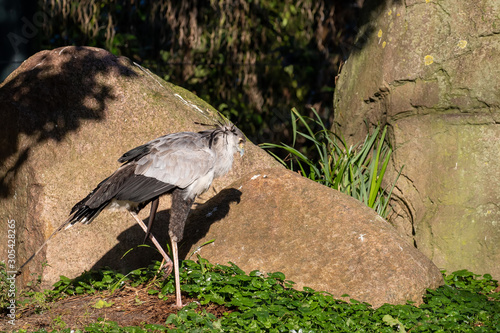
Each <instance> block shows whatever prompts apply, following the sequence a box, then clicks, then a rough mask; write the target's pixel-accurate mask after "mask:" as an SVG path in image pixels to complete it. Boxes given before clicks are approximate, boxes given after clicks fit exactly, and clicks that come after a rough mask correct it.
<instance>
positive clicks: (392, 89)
mask: <svg viewBox="0 0 500 333" xmlns="http://www.w3.org/2000/svg"><path fill="white" fill-rule="evenodd" d="M365 6H366V8H367V9H368V12H369V13H371V16H369V17H367V18H366V19H365V22H368V23H366V24H364V25H363V26H362V28H361V30H360V36H359V39H358V44H357V47H355V48H354V52H353V53H352V55H351V57H350V58H349V59H348V60H347V62H346V64H345V66H344V67H343V69H342V73H341V74H340V76H339V78H338V83H337V87H336V91H335V97H334V108H335V121H336V129H337V130H338V129H340V130H341V131H342V133H343V134H344V135H345V136H346V137H348V138H350V141H351V142H357V141H359V140H361V139H362V138H363V137H364V135H365V131H366V126H364V121H365V120H368V121H369V122H370V123H371V124H378V123H380V124H388V125H389V129H390V130H389V132H390V133H389V137H390V140H391V142H392V144H393V146H394V148H395V151H394V154H393V168H392V170H391V171H389V173H388V177H389V178H392V180H393V179H394V178H395V176H396V174H397V172H398V171H399V169H400V168H401V166H403V165H404V169H403V173H402V175H401V177H400V178H399V180H398V185H397V189H396V192H395V194H396V196H397V198H398V203H399V208H396V210H395V214H394V216H393V218H392V219H390V220H391V222H392V223H394V224H395V225H396V226H397V227H398V228H399V229H400V230H401V231H402V232H404V233H405V234H406V236H407V237H408V238H409V239H410V240H413V241H414V242H415V244H416V246H417V247H418V248H419V249H420V250H421V251H422V252H423V253H424V254H425V255H427V256H428V257H429V258H430V259H432V260H433V261H434V263H435V264H436V265H437V266H438V267H440V268H443V269H446V270H448V271H453V270H457V269H464V268H467V269H469V270H472V271H474V272H475V273H481V274H484V273H491V274H492V275H493V276H494V277H495V278H496V279H499V278H500V265H499V264H498V263H499V262H500V246H498V244H500V205H499V204H498V202H499V201H500V187H499V186H498V184H497V183H498V181H497V180H498V179H499V178H500V164H499V163H497V159H498V157H499V156H500V145H499V144H498V141H499V139H500V126H499V125H498V124H499V120H500V66H499V64H500V6H498V2H497V1H494V0H488V1H482V2H471V1H460V0H444V1H427V0H412V1H403V2H387V4H386V5H382V6H381V5H380V2H377V1H366V2H365ZM377 6H379V7H378V10H375V11H373V8H377ZM396 207H397V206H396Z"/></svg>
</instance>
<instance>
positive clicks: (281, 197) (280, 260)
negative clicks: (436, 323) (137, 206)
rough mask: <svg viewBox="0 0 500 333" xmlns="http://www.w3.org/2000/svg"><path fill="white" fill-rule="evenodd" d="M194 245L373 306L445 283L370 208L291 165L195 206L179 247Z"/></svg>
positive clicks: (189, 249)
mask: <svg viewBox="0 0 500 333" xmlns="http://www.w3.org/2000/svg"><path fill="white" fill-rule="evenodd" d="M209 240H215V241H214V242H213V243H210V244H209V245H206V246H203V247H201V248H199V246H200V245H202V244H204V243H205V242H207V241H209ZM194 251H198V253H199V254H200V255H201V256H202V257H203V258H207V259H209V261H210V262H213V263H220V264H227V263H228V262H229V261H231V262H234V263H235V264H236V265H238V266H239V267H240V268H242V269H243V270H245V271H246V272H250V271H252V270H256V269H257V270H260V271H264V272H276V271H279V272H283V273H284V274H285V275H286V277H287V279H289V280H291V281H294V282H296V283H297V284H296V288H297V289H299V290H302V287H303V286H307V287H311V288H313V289H315V290H318V291H319V290H322V291H327V292H330V293H332V294H333V295H335V296H336V297H338V298H340V297H341V296H342V295H343V294H348V295H349V296H350V297H351V298H354V299H357V300H360V301H364V302H368V303H370V304H372V305H373V306H375V307H378V306H380V305H382V304H384V303H393V304H396V303H405V302H406V301H407V300H411V301H414V302H416V303H417V304H419V303H421V301H422V295H423V294H424V293H425V291H426V288H436V287H438V286H439V285H441V284H442V283H443V279H442V276H441V273H440V271H439V269H438V268H437V267H436V266H435V265H434V264H433V263H432V262H431V261H430V260H429V259H427V258H426V257H425V256H424V255H423V254H422V253H420V252H419V251H418V250H417V249H416V248H415V247H414V246H413V244H410V243H408V242H407V241H406V240H405V239H404V238H403V237H401V236H400V234H399V233H398V232H397V231H396V230H395V229H394V227H393V226H391V225H390V224H389V223H387V222H386V221H385V220H384V219H383V218H381V217H380V216H379V215H377V214H376V213H375V211H373V210H372V209H370V208H368V207H366V206H365V205H364V204H362V203H360V202H359V201H357V200H355V199H353V198H351V197H349V196H347V195H345V194H343V193H340V192H338V191H335V190H333V189H330V188H328V187H326V186H323V185H320V184H318V183H315V182H313V181H311V180H309V179H307V178H304V177H301V176H300V175H298V174H297V173H293V172H291V171H288V170H279V169H267V170H260V171H256V172H254V173H250V174H248V175H246V176H244V177H242V178H241V179H240V180H238V181H236V182H235V183H233V184H232V185H231V186H230V187H229V188H228V189H225V190H223V191H221V193H219V194H218V195H217V196H216V197H214V198H212V199H211V200H209V201H208V202H206V203H205V204H204V205H203V206H201V207H199V208H198V209H196V210H195V211H193V212H192V214H191V215H190V218H189V224H188V226H187V231H186V239H185V240H184V241H183V245H182V246H181V250H180V252H181V256H189V255H190V254H192V253H193V252H194ZM347 299H349V298H347Z"/></svg>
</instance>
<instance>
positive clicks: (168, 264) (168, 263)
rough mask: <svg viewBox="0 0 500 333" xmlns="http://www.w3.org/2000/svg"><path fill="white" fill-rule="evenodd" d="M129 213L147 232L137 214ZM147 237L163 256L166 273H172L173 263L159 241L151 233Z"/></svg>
mask: <svg viewBox="0 0 500 333" xmlns="http://www.w3.org/2000/svg"><path fill="white" fill-rule="evenodd" d="M129 213H130V215H132V217H133V218H134V219H135V220H136V221H137V223H138V224H139V225H140V226H141V228H142V230H144V232H147V231H148V228H147V227H146V225H145V224H144V222H142V220H141V219H140V218H139V216H137V214H136V213H135V212H129ZM149 239H151V241H152V242H153V244H154V245H155V246H156V248H157V249H158V251H159V252H160V253H161V255H162V256H163V259H165V267H166V268H167V275H168V274H170V273H172V267H173V264H172V260H171V259H170V257H169V256H168V255H167V253H166V252H165V250H163V248H162V247H161V245H160V243H159V242H158V241H157V240H156V238H155V236H153V234H152V233H150V234H149Z"/></svg>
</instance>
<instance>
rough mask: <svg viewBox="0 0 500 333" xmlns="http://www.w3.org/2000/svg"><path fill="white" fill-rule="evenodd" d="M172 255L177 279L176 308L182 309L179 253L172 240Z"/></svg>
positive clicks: (175, 243)
mask: <svg viewBox="0 0 500 333" xmlns="http://www.w3.org/2000/svg"><path fill="white" fill-rule="evenodd" d="M172 255H173V257H174V277H175V306H176V307H177V308H178V309H180V308H182V298H181V282H180V276H179V253H178V252H177V242H176V241H174V240H172Z"/></svg>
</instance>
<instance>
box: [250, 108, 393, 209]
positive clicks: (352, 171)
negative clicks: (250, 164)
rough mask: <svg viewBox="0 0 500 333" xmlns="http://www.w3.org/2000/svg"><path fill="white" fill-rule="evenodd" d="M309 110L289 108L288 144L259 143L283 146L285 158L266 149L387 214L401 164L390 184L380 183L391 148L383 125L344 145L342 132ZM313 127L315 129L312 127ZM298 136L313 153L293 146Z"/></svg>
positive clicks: (268, 146) (309, 175) (305, 173)
mask: <svg viewBox="0 0 500 333" xmlns="http://www.w3.org/2000/svg"><path fill="white" fill-rule="evenodd" d="M312 112H313V113H314V116H315V118H311V117H307V116H304V115H301V114H300V113H299V112H298V111H297V109H295V108H293V109H292V110H291V117H292V138H293V139H292V140H293V141H292V145H291V146H290V145H287V144H284V143H281V144H273V143H263V144H261V145H260V147H262V148H264V149H271V148H278V149H283V150H285V151H286V152H287V153H288V158H286V159H285V160H283V159H281V158H280V157H278V156H277V155H276V154H274V153H272V152H271V151H269V153H270V154H271V155H273V156H274V157H275V158H276V159H277V160H278V161H279V162H280V163H282V164H283V165H284V166H286V167H287V168H288V169H290V170H296V171H299V172H300V173H301V174H302V175H303V176H305V177H307V178H309V179H311V180H313V181H315V182H318V183H320V184H323V185H326V186H328V187H331V188H333V189H336V190H339V191H341V192H343V193H345V194H348V195H350V196H352V197H354V198H355V199H357V200H359V201H361V202H363V203H364V204H366V205H367V206H368V207H370V208H373V209H374V210H375V211H376V212H377V213H378V214H379V215H380V216H382V217H384V218H385V217H387V215H388V213H389V201H390V199H391V195H392V191H393V189H394V185H395V184H396V181H397V179H398V178H399V175H400V174H401V171H402V168H401V170H400V171H399V173H398V176H397V177H396V180H395V181H394V183H393V184H390V185H389V186H387V187H385V188H384V187H383V186H382V181H383V178H384V175H385V172H386V170H387V166H388V164H389V161H390V158H391V154H392V148H391V147H390V145H389V144H388V143H387V141H386V140H385V138H386V133H387V127H384V128H383V130H382V132H381V131H380V127H376V128H375V129H374V130H373V132H372V133H371V134H368V135H367V136H366V138H365V140H364V141H363V142H362V143H359V144H356V145H354V146H352V145H351V146H348V145H347V143H346V141H345V139H344V138H343V137H342V136H340V135H336V134H335V133H333V132H332V131H330V130H329V129H328V128H326V126H325V124H324V122H323V121H322V120H321V117H320V116H319V115H318V113H317V112H316V110H314V109H312ZM299 127H300V128H303V129H302V130H300V129H299ZM317 128H319V130H314V129H317ZM298 136H301V137H303V138H305V139H306V140H307V141H309V143H311V146H312V147H313V150H315V154H314V155H315V156H316V157H309V156H307V155H306V154H304V153H302V152H301V151H299V150H298V149H296V148H295V143H296V140H297V137H298Z"/></svg>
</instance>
